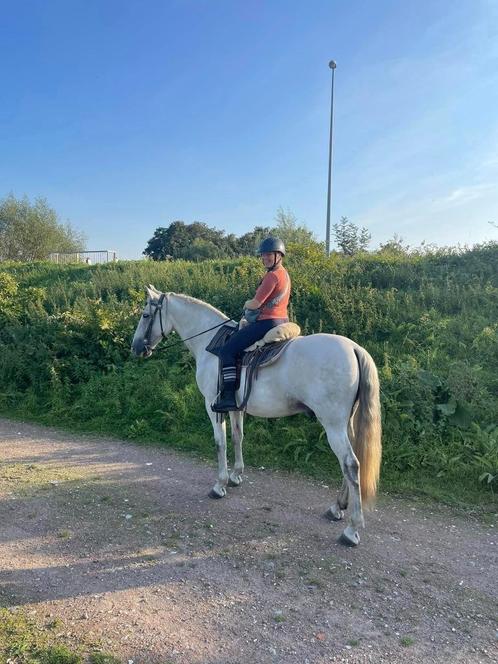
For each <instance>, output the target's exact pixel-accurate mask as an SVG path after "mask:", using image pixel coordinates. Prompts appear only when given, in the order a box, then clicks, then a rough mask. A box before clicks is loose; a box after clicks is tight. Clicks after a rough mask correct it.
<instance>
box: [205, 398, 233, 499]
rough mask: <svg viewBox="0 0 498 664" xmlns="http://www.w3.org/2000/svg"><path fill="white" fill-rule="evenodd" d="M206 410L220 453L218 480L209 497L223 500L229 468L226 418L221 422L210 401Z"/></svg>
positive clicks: (207, 402) (217, 449)
mask: <svg viewBox="0 0 498 664" xmlns="http://www.w3.org/2000/svg"><path fill="white" fill-rule="evenodd" d="M206 410H207V413H208V415H209V419H210V420H211V424H212V426H213V433H214V440H215V443H216V451H217V452H218V480H217V481H216V484H215V485H214V487H213V488H212V489H211V491H210V493H209V495H210V497H211V498H223V497H224V496H226V493H227V490H226V486H227V484H228V466H227V432H226V424H225V418H224V417H223V419H222V420H221V422H219V421H218V420H219V419H220V418H217V417H216V413H213V411H212V410H211V403H210V401H207V400H206Z"/></svg>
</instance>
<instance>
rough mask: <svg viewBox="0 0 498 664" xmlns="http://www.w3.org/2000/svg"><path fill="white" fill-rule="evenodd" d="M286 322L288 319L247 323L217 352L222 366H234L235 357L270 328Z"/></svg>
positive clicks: (271, 319)
mask: <svg viewBox="0 0 498 664" xmlns="http://www.w3.org/2000/svg"><path fill="white" fill-rule="evenodd" d="M288 322H289V319H288V318H266V319H264V320H257V321H256V322H255V323H249V325H246V326H245V327H243V328H242V329H241V330H238V331H237V332H235V333H234V334H232V336H231V337H230V339H229V340H228V342H227V343H226V344H225V345H224V346H223V347H222V348H220V350H219V351H218V355H219V357H220V358H221V362H222V364H223V366H227V365H234V364H235V359H236V357H237V356H238V355H241V354H242V351H243V350H244V349H245V348H247V347H248V346H251V345H252V344H253V343H254V342H255V341H259V340H260V339H262V338H263V337H264V336H265V334H266V333H267V332H268V330H271V329H272V327H276V326H277V325H282V323H288Z"/></svg>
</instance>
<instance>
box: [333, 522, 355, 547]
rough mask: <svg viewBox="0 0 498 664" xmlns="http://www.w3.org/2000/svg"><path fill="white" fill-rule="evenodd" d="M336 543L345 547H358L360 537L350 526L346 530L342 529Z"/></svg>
mask: <svg viewBox="0 0 498 664" xmlns="http://www.w3.org/2000/svg"><path fill="white" fill-rule="evenodd" d="M337 541H338V542H339V544H344V545H345V546H358V544H359V543H360V536H359V535H358V532H357V531H356V530H354V529H353V528H351V526H348V527H347V528H344V530H343V531H342V534H341V536H340V537H339V539H338V540H337Z"/></svg>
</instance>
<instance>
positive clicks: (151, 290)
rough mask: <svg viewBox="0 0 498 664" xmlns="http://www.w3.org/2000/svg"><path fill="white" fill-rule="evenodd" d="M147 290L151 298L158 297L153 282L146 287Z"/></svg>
mask: <svg viewBox="0 0 498 664" xmlns="http://www.w3.org/2000/svg"><path fill="white" fill-rule="evenodd" d="M145 290H146V292H147V295H148V296H149V298H150V299H151V300H153V299H154V298H155V297H156V294H157V293H156V289H155V288H154V286H153V285H152V284H149V285H148V286H146V287H145Z"/></svg>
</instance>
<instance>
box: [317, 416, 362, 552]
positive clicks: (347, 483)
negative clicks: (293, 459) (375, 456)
mask: <svg viewBox="0 0 498 664" xmlns="http://www.w3.org/2000/svg"><path fill="white" fill-rule="evenodd" d="M324 426H325V430H326V432H327V439H328V441H329V445H330V447H331V449H332V451H333V452H334V454H335V455H336V456H337V458H338V459H339V463H340V464H341V469H342V473H343V475H344V483H343V486H342V488H341V491H340V492H339V496H338V501H337V504H338V506H340V504H341V503H340V502H339V501H340V500H341V498H343V499H344V498H346V499H347V496H349V499H350V500H351V508H352V509H351V518H350V521H349V525H348V526H346V528H345V529H344V531H343V533H342V536H341V541H342V542H343V543H344V544H349V545H350V546H356V545H357V544H359V543H360V535H359V533H358V528H359V527H360V526H363V525H364V520H363V511H362V508H361V495H360V465H359V463H358V459H357V458H356V456H355V454H354V452H353V448H352V447H351V443H350V442H349V438H348V435H347V432H346V430H345V429H344V428H338V427H335V426H330V425H329V426H327V425H326V424H324ZM345 487H346V488H347V492H346V488H345ZM342 504H344V503H342ZM340 511H342V509H341V508H340Z"/></svg>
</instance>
